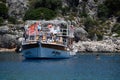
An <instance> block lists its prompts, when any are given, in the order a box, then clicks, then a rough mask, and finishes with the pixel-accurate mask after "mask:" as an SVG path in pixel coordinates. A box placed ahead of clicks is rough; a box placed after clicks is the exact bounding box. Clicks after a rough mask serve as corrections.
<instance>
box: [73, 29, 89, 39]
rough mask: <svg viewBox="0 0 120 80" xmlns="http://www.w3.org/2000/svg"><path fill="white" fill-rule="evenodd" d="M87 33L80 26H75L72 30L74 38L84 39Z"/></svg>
mask: <svg viewBox="0 0 120 80" xmlns="http://www.w3.org/2000/svg"><path fill="white" fill-rule="evenodd" d="M87 34H88V33H87V32H86V31H85V30H84V29H83V28H82V27H79V28H76V29H75V32H74V36H75V40H76V41H79V40H86V37H87Z"/></svg>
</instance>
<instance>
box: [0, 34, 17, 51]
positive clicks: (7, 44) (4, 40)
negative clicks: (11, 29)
mask: <svg viewBox="0 0 120 80" xmlns="http://www.w3.org/2000/svg"><path fill="white" fill-rule="evenodd" d="M0 39H1V40H0V47H1V48H9V49H11V48H15V47H16V45H17V40H16V37H15V36H14V35H11V34H5V35H0Z"/></svg>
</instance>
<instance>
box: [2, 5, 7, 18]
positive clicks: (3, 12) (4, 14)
mask: <svg viewBox="0 0 120 80" xmlns="http://www.w3.org/2000/svg"><path fill="white" fill-rule="evenodd" d="M7 16H8V8H7V7H6V5H5V4H4V3H0V17H3V18H7Z"/></svg>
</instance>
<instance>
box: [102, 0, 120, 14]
mask: <svg viewBox="0 0 120 80" xmlns="http://www.w3.org/2000/svg"><path fill="white" fill-rule="evenodd" d="M104 5H106V6H107V8H108V9H109V16H112V15H114V16H119V15H117V13H118V12H119V11H120V0H105V2H104Z"/></svg>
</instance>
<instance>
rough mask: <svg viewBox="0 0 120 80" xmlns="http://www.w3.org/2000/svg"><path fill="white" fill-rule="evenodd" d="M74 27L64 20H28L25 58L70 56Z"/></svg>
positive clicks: (24, 44) (24, 42)
mask: <svg viewBox="0 0 120 80" xmlns="http://www.w3.org/2000/svg"><path fill="white" fill-rule="evenodd" d="M73 31H74V27H73V26H72V25H69V24H68V22H66V21H64V20H62V21H60V20H50V21H43V20H41V21H26V26H25V33H24V40H23V41H22V54H23V56H24V57H25V58H70V57H72V56H74V55H75V51H74V49H73V33H74V32H73Z"/></svg>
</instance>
